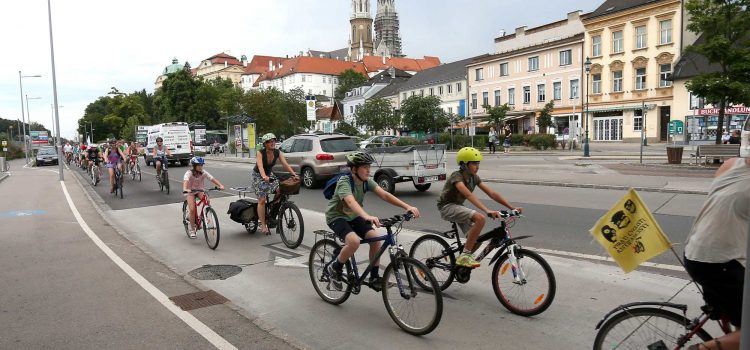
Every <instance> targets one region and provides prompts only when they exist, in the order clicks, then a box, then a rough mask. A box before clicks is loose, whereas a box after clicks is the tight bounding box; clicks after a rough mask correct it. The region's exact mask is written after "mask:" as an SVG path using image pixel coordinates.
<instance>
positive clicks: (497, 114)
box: [484, 103, 510, 129]
mask: <svg viewBox="0 0 750 350" xmlns="http://www.w3.org/2000/svg"><path fill="white" fill-rule="evenodd" d="M484 108H485V109H486V110H487V114H488V116H487V119H488V120H489V121H490V123H491V124H492V125H494V126H495V129H497V128H498V126H499V125H500V124H502V122H503V119H505V115H506V114H508V111H509V110H510V107H509V106H508V104H507V103H504V104H502V105H500V106H495V107H491V106H484Z"/></svg>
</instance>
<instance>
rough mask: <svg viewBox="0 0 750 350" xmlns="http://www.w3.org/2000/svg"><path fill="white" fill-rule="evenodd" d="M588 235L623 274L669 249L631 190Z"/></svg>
mask: <svg viewBox="0 0 750 350" xmlns="http://www.w3.org/2000/svg"><path fill="white" fill-rule="evenodd" d="M590 232H591V235H592V236H594V239H596V240H597V241H598V242H599V244H601V245H602V246H603V247H604V248H605V249H607V252H608V253H609V255H610V256H612V258H613V259H614V260H615V261H616V262H617V264H618V265H620V267H621V268H622V270H623V271H625V273H628V272H630V271H633V270H635V268H636V267H638V265H640V264H641V263H643V262H644V261H647V260H648V259H651V258H653V257H655V256H657V255H659V254H661V253H663V252H664V251H665V250H667V249H669V248H670V247H671V246H672V243H671V242H669V239H667V237H666V236H665V235H664V231H662V230H661V227H659V224H658V223H657V222H656V220H655V219H654V216H653V215H652V214H651V211H649V210H648V207H646V204H645V203H643V200H641V196H639V195H638V193H637V192H636V191H635V190H634V189H632V188H631V189H630V191H628V193H627V194H626V195H625V196H624V197H622V198H621V199H620V200H619V201H618V202H617V203H616V204H615V206H614V207H613V208H612V209H610V211H609V212H607V214H604V216H602V217H601V218H600V219H599V221H597V222H596V224H595V225H594V227H592V228H591V231H590Z"/></svg>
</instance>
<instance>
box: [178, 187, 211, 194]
mask: <svg viewBox="0 0 750 350" xmlns="http://www.w3.org/2000/svg"><path fill="white" fill-rule="evenodd" d="M211 191H220V189H219V188H218V187H214V188H209V189H208V192H211ZM198 192H206V191H205V190H201V189H198V188H194V189H192V190H190V193H198ZM182 193H184V194H187V193H188V191H182Z"/></svg>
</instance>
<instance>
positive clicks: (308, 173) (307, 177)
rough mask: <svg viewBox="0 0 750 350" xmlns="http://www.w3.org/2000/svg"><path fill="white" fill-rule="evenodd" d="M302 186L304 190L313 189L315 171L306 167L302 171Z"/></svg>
mask: <svg viewBox="0 0 750 350" xmlns="http://www.w3.org/2000/svg"><path fill="white" fill-rule="evenodd" d="M302 185H303V186H305V188H313V187H315V171H313V170H312V168H309V167H308V168H304V169H302Z"/></svg>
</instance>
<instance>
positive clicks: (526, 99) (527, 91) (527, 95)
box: [523, 86, 531, 104]
mask: <svg viewBox="0 0 750 350" xmlns="http://www.w3.org/2000/svg"><path fill="white" fill-rule="evenodd" d="M523 103H524V104H529V103H531V86H524V87H523Z"/></svg>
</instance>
